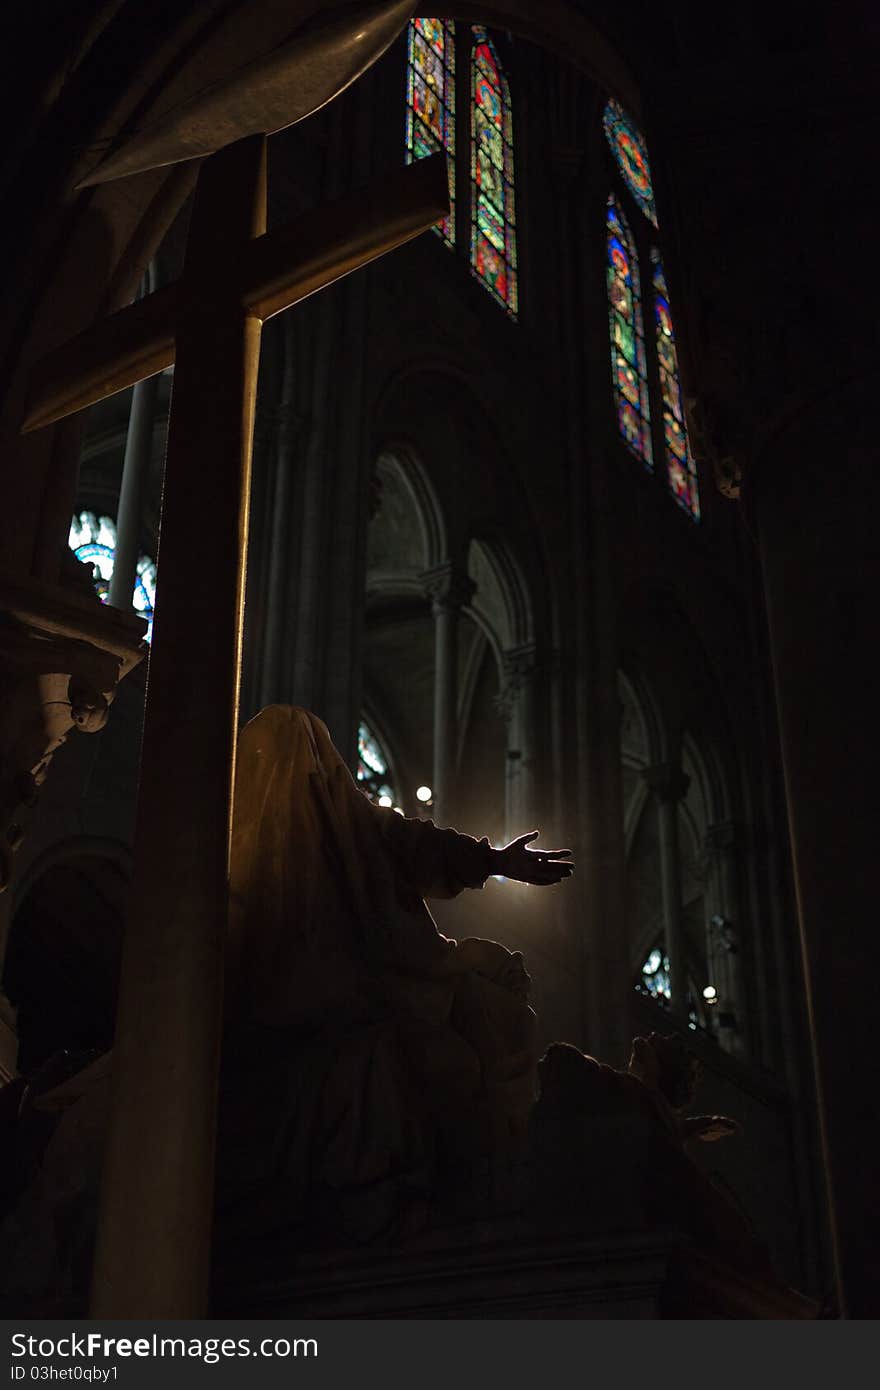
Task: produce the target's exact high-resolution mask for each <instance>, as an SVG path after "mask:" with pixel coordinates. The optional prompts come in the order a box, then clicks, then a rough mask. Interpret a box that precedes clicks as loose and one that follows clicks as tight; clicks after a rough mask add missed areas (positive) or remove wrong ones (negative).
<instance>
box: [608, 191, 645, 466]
mask: <svg viewBox="0 0 880 1390" xmlns="http://www.w3.org/2000/svg"><path fill="white" fill-rule="evenodd" d="M607 233H608V243H607V245H608V264H607V275H608V314H609V321H610V329H611V375H612V380H613V382H614V398H615V402H616V405H617V423H618V427H619V429H620V433H621V434H622V435H623V438H624V440H625V441H626V443H627V445H628V447H629V448H630V449H631V450H632V452H633V453H634V454H635V456H636V458H639V459H641V460H642V462H643V463H644V464H646V465H647V467H648V468H651V467H652V466H653V453H652V449H651V407H650V404H649V401H648V374H647V368H646V365H645V335H644V328H643V324H642V303H641V293H640V288H639V263H638V258H637V256H636V249H635V243H634V242H633V239H632V236H631V235H630V230H629V227H628V226H627V222H626V218H625V217H624V215H623V213H622V212H621V210H620V208H619V207H618V205H617V201H616V199H615V198H614V197H613V196H612V197H610V198H609V199H608V210H607Z"/></svg>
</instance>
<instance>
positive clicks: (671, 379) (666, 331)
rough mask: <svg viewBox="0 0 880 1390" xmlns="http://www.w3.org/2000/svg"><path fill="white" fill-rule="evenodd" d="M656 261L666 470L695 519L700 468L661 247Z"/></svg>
mask: <svg viewBox="0 0 880 1390" xmlns="http://www.w3.org/2000/svg"><path fill="white" fill-rule="evenodd" d="M651 259H652V261H653V262H654V322H655V328H656V333H657V361H658V364H659V368H660V391H661V394H662V396H663V439H664V447H665V451H666V472H667V476H668V478H669V486H670V488H671V489H672V495H673V496H674V498H675V500H676V502H678V504H679V505H680V506H681V507H683V508H684V510H685V511H686V512H687V513H688V515H689V516H691V517H693V519H694V521H699V519H700V494H699V489H698V486H697V468H696V464H695V463H694V459H693V456H692V454H691V450H690V445H689V443H688V436H687V425H686V424H685V418H684V410H683V408H682V399H681V381H680V379H679V375H678V354H677V352H676V350H675V332H674V330H673V327H672V314H671V312H670V309H669V293H668V291H667V289H666V276H665V275H664V274H663V262H662V260H661V259H660V253H659V251H657V250H654V251H652V253H651Z"/></svg>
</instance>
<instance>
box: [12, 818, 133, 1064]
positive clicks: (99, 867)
mask: <svg viewBox="0 0 880 1390" xmlns="http://www.w3.org/2000/svg"><path fill="white" fill-rule="evenodd" d="M130 873H131V853H130V850H129V848H128V846H127V845H124V844H123V843H121V842H120V841H116V840H109V839H103V838H97V837H94V836H75V837H71V838H69V839H66V840H62V841H59V842H58V843H56V844H54V845H52V846H51V848H50V849H48V850H47V851H46V852H45V853H44V854H43V855H41V856H40V857H38V858H37V859H36V860H35V861H34V863H33V864H32V865H31V866H30V868H29V870H28V872H27V873H26V874H25V875H23V876H22V879H21V882H20V883H19V884H18V886H17V890H16V894H15V899H14V903H13V917H12V924H11V928H10V932H9V941H8V945H7V952H6V959H5V963H4V969H3V989H4V992H5V993H6V994H7V996H8V998H9V999H10V1002H11V1003H12V1004H13V1005H14V1006H15V1008H16V1010H17V1015H18V1029H17V1031H18V1036H19V1059H18V1065H19V1068H20V1069H21V1070H23V1071H27V1070H30V1069H32V1068H33V1067H34V1066H37V1065H39V1064H40V1063H41V1062H42V1061H45V1060H46V1059H47V1058H48V1057H49V1056H51V1054H52V1053H53V1052H54V1051H57V1050H59V1049H60V1048H67V1049H69V1050H71V1051H87V1050H92V1049H94V1050H96V1051H102V1050H105V1049H106V1048H108V1047H110V1046H111V1044H112V1038H113V1026H114V1019H115V1010H116V984H117V976H118V970H119V958H120V952H121V947H122V931H123V914H124V905H125V898H126V893H127V889H128V882H129V878H130Z"/></svg>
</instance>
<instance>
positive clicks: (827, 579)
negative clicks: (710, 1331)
mask: <svg viewBox="0 0 880 1390" xmlns="http://www.w3.org/2000/svg"><path fill="white" fill-rule="evenodd" d="M878 388H880V378H878V375H877V373H876V371H875V372H872V374H871V375H870V376H867V377H866V378H864V379H862V380H853V381H852V382H851V383H850V384H848V385H847V386H846V387H844V388H841V389H840V390H839V391H837V392H830V391H829V392H828V393H827V394H826V395H823V396H822V398H821V399H819V400H817V401H815V402H814V403H813V405H812V407H811V408H809V409H808V408H804V409H803V411H802V413H801V414H800V415H799V416H798V417H797V418H796V419H794V420H793V421H792V422H791V423H790V424H789V426H788V428H787V429H785V430H780V431H779V432H778V433H777V434H776V435H775V436H774V437H773V439H772V443H771V444H768V446H767V450H766V453H765V455H764V457H763V459H762V460H759V462H758V464H757V465H756V466H755V468H754V471H753V473H752V475H751V476H750V478H748V479H747V485H746V491H745V495H744V500H745V502H746V507H747V511H748V513H749V514H750V518H751V520H752V522H753V524H754V527H755V531H756V533H757V539H758V545H759V550H760V556H761V565H762V570H763V577H764V590H765V601H766V608H767V617H768V626H769V634H770V649H771V658H772V664H773V677H774V684H775V691H776V701H777V709H778V713H779V730H780V738H781V746H782V760H783V768H784V774H785V788H786V799H787V803H788V817H789V827H790V833H791V844H792V852H793V866H794V877H795V890H796V899H797V909H798V916H799V919H800V929H801V939H802V944H803V955H804V964H805V976H806V986H807V1008H808V1012H809V1019H810V1028H811V1033H812V1039H813V1048H814V1061H815V1066H816V1076H817V1094H818V1110H819V1120H820V1124H821V1129H822V1141H823V1148H824V1154H825V1163H826V1173H827V1177H828V1189H829V1202H830V1207H831V1212H832V1220H833V1227H834V1232H833V1234H834V1243H835V1249H836V1260H837V1268H838V1274H839V1282H840V1289H841V1295H842V1302H843V1306H844V1309H845V1312H846V1315H847V1316H849V1317H852V1318H869V1317H876V1316H877V1315H878V1313H880V1205H878V1202H877V1192H876V1187H877V1183H876V1176H875V1173H874V1164H873V1163H872V1162H871V1150H870V1149H869V1148H867V1147H866V1135H868V1134H870V1133H873V1132H874V1131H875V1130H876V1128H877V1125H878V1123H880V1106H878V1088H877V1084H876V1072H877V1063H876V1056H877V1021H876V1011H875V1010H874V1009H873V1007H872V981H873V979H874V977H875V975H876V958H877V907H876V884H875V880H874V867H875V864H876V858H877V845H878V841H880V818H878V797H877V751H876V750H877V710H878V707H880V685H878V679H877V662H876V659H875V656H874V652H875V648H876V645H877V592H878V585H880V575H878V569H880V565H878V547H877V505H876V498H877V463H876V454H877V443H876V430H875V426H874V422H873V419H872V416H871V412H870V411H869V410H866V409H865V404H866V402H868V401H871V400H875V399H876V398H877V391H878Z"/></svg>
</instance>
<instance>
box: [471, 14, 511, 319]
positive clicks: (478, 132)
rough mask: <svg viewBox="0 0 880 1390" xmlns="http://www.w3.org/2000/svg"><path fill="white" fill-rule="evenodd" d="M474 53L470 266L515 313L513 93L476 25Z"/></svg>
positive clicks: (492, 49)
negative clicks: (511, 103) (511, 94)
mask: <svg viewBox="0 0 880 1390" xmlns="http://www.w3.org/2000/svg"><path fill="white" fill-rule="evenodd" d="M473 32H474V47H473V52H472V54H471V266H472V267H473V270H474V274H475V275H476V276H477V278H478V279H479V280H481V281H482V283H483V284H484V285H485V286H486V288H487V289H488V291H489V293H490V294H492V295H494V297H495V298H496V299H497V300H498V302H499V303H500V304H502V305H503V306H504V308H505V309H507V311H508V313H510V314H512V315H514V316H515V315H516V311H517V282H516V214H515V210H514V193H513V119H512V116H511V108H510V90H509V88H508V85H507V79H506V77H505V76H504V72H503V70H502V68H501V63H500V61H499V59H498V54H497V53H496V51H495V45H494V44H493V43H492V40H491V39H490V38H489V35H488V34H487V33H486V31H485V29H482V28H480V27H479V25H474V31H473Z"/></svg>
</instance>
